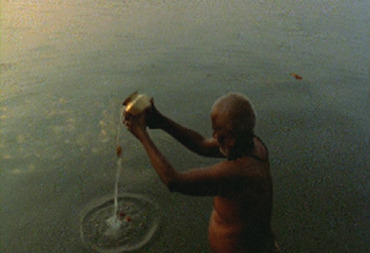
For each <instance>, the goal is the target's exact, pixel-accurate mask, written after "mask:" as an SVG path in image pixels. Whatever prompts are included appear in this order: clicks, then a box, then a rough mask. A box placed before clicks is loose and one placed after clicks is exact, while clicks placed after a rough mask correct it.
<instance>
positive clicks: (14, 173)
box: [0, 0, 370, 253]
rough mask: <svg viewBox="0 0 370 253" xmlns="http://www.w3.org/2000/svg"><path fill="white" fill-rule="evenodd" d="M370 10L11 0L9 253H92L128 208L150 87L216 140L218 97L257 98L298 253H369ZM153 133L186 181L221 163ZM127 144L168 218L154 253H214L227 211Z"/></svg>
mask: <svg viewBox="0 0 370 253" xmlns="http://www.w3.org/2000/svg"><path fill="white" fill-rule="evenodd" d="M368 13H369V4H368V3H367V1H362V0H355V1H345V0H344V1H339V0H338V1H335V0H331V1H324V0H320V1H308V0H307V1H306V0H304V1H290V0H279V1H272V0H263V1H258V3H256V1H165V0H162V1H148V0H140V1H124V0H108V1H106V0H105V1H103V0H91V1H81V0H65V1H62V0H54V1H49V0H44V1H38V0H33V1H32V0H28V1H26V0H18V1H9V0H3V1H2V2H1V16H0V18H1V37H0V38H1V44H0V46H1V52H0V74H1V83H0V96H1V98H0V166H1V167H0V170H1V171H0V173H1V174H0V177H1V178H0V180H1V184H0V187H1V188H0V189H1V191H0V194H1V195H0V196H1V211H0V212H1V213H0V219H1V230H0V231H1V243H0V245H1V246H0V251H1V252H86V249H84V245H83V244H82V241H81V239H80V231H79V226H80V220H81V215H82V214H83V213H84V212H85V211H86V210H88V209H89V208H91V207H94V206H95V205H97V204H98V203H99V201H100V200H101V199H102V198H106V197H107V196H108V197H109V196H113V187H114V181H115V157H114V148H115V147H114V146H115V137H116V136H115V134H116V129H117V127H116V126H117V123H118V121H119V112H120V104H121V101H122V100H123V99H124V98H125V97H126V96H128V95H129V94H130V93H131V92H133V91H135V90H139V91H141V92H145V93H147V94H149V95H150V96H153V97H154V99H155V102H156V104H157V107H158V108H159V109H160V110H162V111H163V112H164V113H165V114H167V115H168V116H170V117H171V118H173V119H175V120H176V121H178V122H180V123H183V124H185V125H186V126H188V127H191V128H194V129H196V130H198V131H199V132H200V133H202V134H204V135H206V136H209V135H210V134H211V126H210V120H209V111H210V108H211V105H212V103H213V102H214V100H215V99H216V98H218V97H219V96H220V95H223V94H225V93H227V92H229V91H238V92H242V93H244V94H246V95H247V96H249V97H250V98H251V100H252V101H253V102H254V104H255V108H256V110H257V112H258V117H259V121H258V126H257V133H258V135H259V136H261V138H262V139H263V140H264V141H265V142H266V144H267V145H268V147H269V148H270V154H271V160H272V174H273V179H274V186H275V188H274V194H275V199H274V217H273V223H274V224H273V225H274V228H275V230H276V234H277V236H278V239H279V241H280V243H281V247H282V249H283V252H325V253H326V252H351V253H352V252H358V253H360V252H366V251H369V250H370V248H369V244H368V243H367V242H366V240H367V237H368V234H369V232H370V231H369V225H368V224H369V218H368V215H367V213H368V210H369V201H368V199H369V184H368V181H369V172H368V167H369V159H368V155H367V153H368V146H369V120H368V111H369V103H368V100H369V98H368V95H369V86H368V84H369V80H368V67H369V62H368V59H369V55H368V46H367V45H369V32H368V27H369V16H368ZM293 72H294V73H297V74H299V75H301V76H302V77H303V80H296V79H294V78H293V77H292V76H290V75H289V74H290V73H293ZM151 134H152V137H153V138H154V140H155V142H156V143H158V146H159V147H160V148H161V150H162V151H163V152H164V153H165V155H166V156H167V157H169V159H170V161H171V162H172V164H173V165H174V166H175V167H176V168H177V169H179V170H186V169H189V168H192V167H200V166H206V165H209V164H212V163H215V162H217V160H212V159H204V158H202V157H199V156H196V155H194V154H192V153H190V152H189V151H187V150H185V149H184V148H183V147H181V146H179V145H178V144H177V143H176V142H175V141H173V140H172V139H171V138H169V137H168V136H167V135H166V134H164V133H162V132H159V131H153V132H151ZM121 144H122V146H123V147H124V153H123V154H124V163H123V167H124V168H123V172H122V180H121V181H120V189H119V190H120V192H121V193H124V192H131V193H140V194H143V195H145V196H146V197H147V198H149V199H151V200H152V201H153V202H155V203H157V204H158V206H159V207H160V210H161V228H160V229H159V231H158V233H157V234H156V236H155V238H153V240H152V241H151V242H150V243H149V244H148V245H146V246H145V247H144V248H142V249H141V250H139V252H169V253H172V252H184V253H185V252H209V248H208V243H207V225H208V219H209V214H210V211H211V208H212V206H211V205H212V200H211V198H198V197H197V198H193V197H188V196H182V195H180V194H170V193H169V192H168V190H167V189H166V188H165V187H164V186H163V185H162V184H161V183H160V181H159V178H158V177H157V176H156V174H155V173H154V170H153V169H152V168H151V166H150V164H149V161H148V159H147V157H146V155H145V153H144V150H143V149H142V147H141V146H140V145H139V144H138V142H137V141H136V140H135V139H133V137H131V136H130V135H129V134H127V132H125V131H123V133H122V135H121Z"/></svg>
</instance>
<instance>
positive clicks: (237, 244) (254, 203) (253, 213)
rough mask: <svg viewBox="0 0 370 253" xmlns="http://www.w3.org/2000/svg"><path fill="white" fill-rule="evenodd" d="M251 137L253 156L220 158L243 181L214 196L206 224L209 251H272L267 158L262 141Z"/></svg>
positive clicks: (270, 186)
mask: <svg viewBox="0 0 370 253" xmlns="http://www.w3.org/2000/svg"><path fill="white" fill-rule="evenodd" d="M254 141H255V147H256V151H255V152H254V154H253V156H245V157H241V158H239V159H237V160H233V161H226V162H223V163H224V166H225V169H227V170H236V171H238V173H240V178H243V181H244V182H243V181H240V182H235V185H234V187H233V188H230V191H229V192H227V193H226V194H225V195H224V196H216V197H215V198H214V204H213V206H214V210H213V212H212V215H211V219H210V225H209V241H210V245H211V248H212V251H213V252H225V253H226V252H243V253H244V252H272V246H273V243H274V239H273V235H272V232H271V227H270V219H271V207H272V182H271V176H270V171H269V161H268V156H267V150H266V149H265V147H264V145H263V144H262V143H261V142H260V141H259V140H258V139H257V138H255V140H254ZM226 167H227V168H226Z"/></svg>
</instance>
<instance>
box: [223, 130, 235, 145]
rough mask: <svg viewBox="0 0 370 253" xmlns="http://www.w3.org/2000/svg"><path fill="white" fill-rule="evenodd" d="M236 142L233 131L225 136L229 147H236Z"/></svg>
mask: <svg viewBox="0 0 370 253" xmlns="http://www.w3.org/2000/svg"><path fill="white" fill-rule="evenodd" d="M235 142H236V138H235V136H234V135H233V134H232V133H229V134H228V135H227V137H226V138H225V145H226V146H227V147H234V145H235Z"/></svg>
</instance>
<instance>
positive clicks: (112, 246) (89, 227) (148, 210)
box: [81, 194, 159, 253]
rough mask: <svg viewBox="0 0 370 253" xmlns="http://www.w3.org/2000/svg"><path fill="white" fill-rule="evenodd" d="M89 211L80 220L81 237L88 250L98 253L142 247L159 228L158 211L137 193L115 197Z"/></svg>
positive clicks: (151, 203)
mask: <svg viewBox="0 0 370 253" xmlns="http://www.w3.org/2000/svg"><path fill="white" fill-rule="evenodd" d="M113 212H114V199H110V200H108V201H106V202H103V203H102V204H101V205H98V206H97V207H95V208H93V209H92V210H90V211H88V212H87V213H86V214H85V215H84V216H83V218H82V221H81V238H82V240H83V242H84V244H85V245H86V247H88V248H89V249H92V250H95V251H98V252H104V253H107V252H125V251H132V250H136V249H138V248H140V247H142V246H143V245H144V244H145V243H147V242H148V241H149V240H150V238H151V237H152V236H153V234H154V233H155V231H156V230H157V228H158V226H159V210H158V208H157V206H156V205H155V204H154V203H153V202H151V201H150V200H148V199H147V198H145V197H143V196H141V195H136V194H122V195H120V196H119V197H118V212H117V215H116V216H115V215H113Z"/></svg>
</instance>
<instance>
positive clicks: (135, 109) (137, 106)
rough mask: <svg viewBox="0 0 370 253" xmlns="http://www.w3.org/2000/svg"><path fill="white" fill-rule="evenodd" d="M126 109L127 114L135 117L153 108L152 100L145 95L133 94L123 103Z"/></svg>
mask: <svg viewBox="0 0 370 253" xmlns="http://www.w3.org/2000/svg"><path fill="white" fill-rule="evenodd" d="M122 104H123V105H124V106H126V108H125V112H127V113H129V114H132V115H134V116H136V115H138V114H140V113H142V112H144V111H145V110H146V109H148V108H149V107H150V106H151V102H150V98H149V97H148V96H147V95H145V94H139V93H138V92H137V91H135V92H134V93H132V94H131V95H130V96H129V97H128V98H126V99H125V101H123V103H122Z"/></svg>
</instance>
